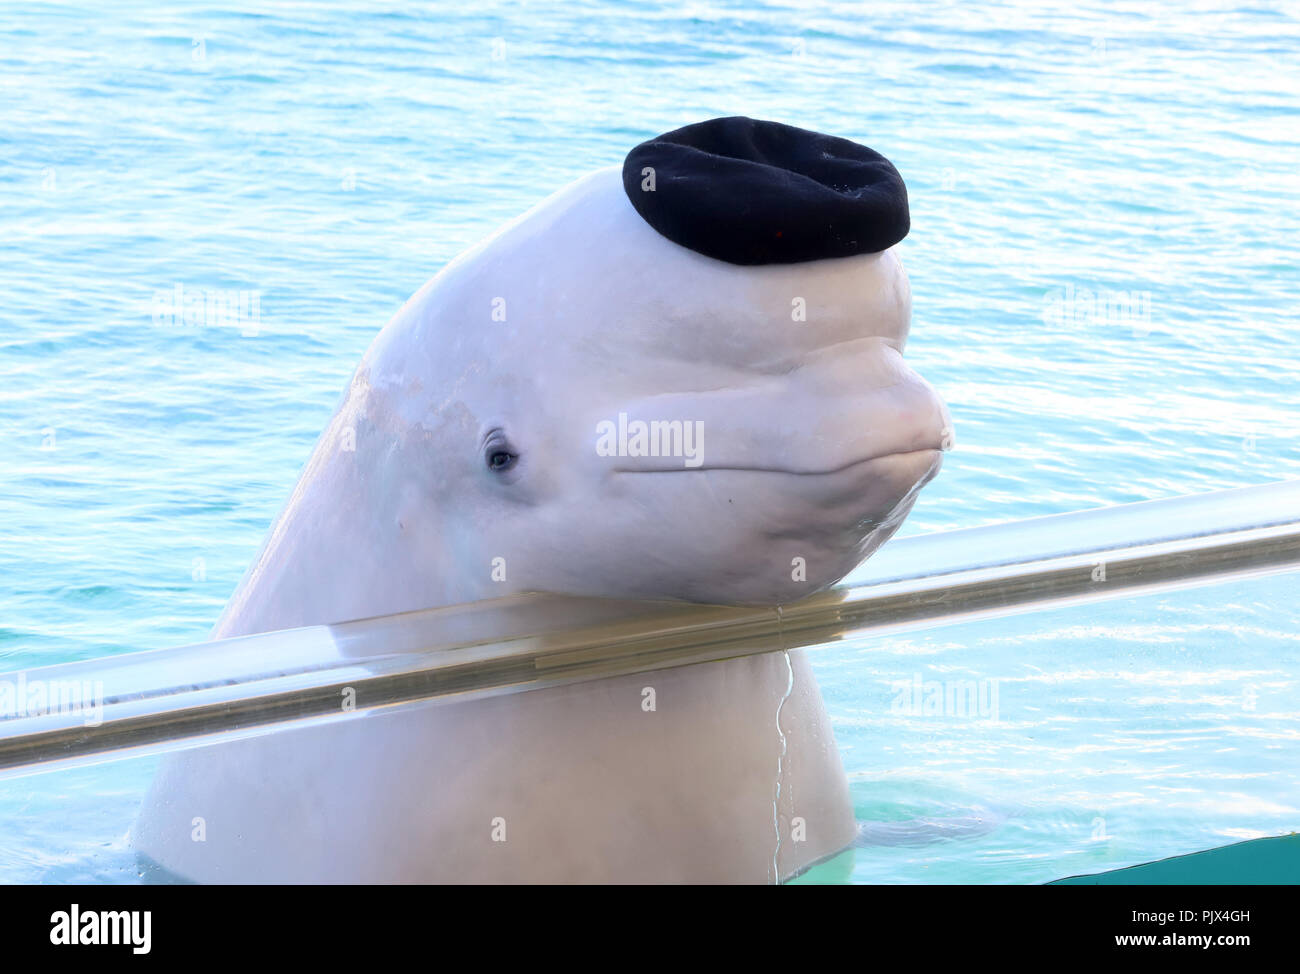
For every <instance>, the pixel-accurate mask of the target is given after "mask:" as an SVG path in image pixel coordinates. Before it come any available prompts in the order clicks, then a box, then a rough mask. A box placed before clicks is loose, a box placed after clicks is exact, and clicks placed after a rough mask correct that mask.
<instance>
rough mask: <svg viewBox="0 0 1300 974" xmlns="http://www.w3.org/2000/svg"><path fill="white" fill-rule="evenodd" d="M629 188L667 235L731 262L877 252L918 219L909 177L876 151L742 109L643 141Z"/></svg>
mask: <svg viewBox="0 0 1300 974" xmlns="http://www.w3.org/2000/svg"><path fill="white" fill-rule="evenodd" d="M623 189H624V191H625V192H626V193H627V197H628V199H629V200H630V201H631V202H632V206H633V207H634V208H635V209H636V211H637V213H639V214H640V215H641V217H642V219H644V220H645V221H646V222H647V223H648V224H650V226H652V227H653V228H654V229H655V230H657V231H658V232H659V233H661V234H663V236H665V237H667V238H668V239H669V240H671V241H673V242H674V243H677V244H681V245H682V246H683V247H689V248H690V249H691V250H694V251H696V252H698V253H701V254H704V255H705V256H707V257H713V258H716V259H718V260H725V261H727V262H729V263H732V264H750V265H752V264H794V263H799V262H802V261H809V260H823V259H825V258H829V257H852V256H854V255H857V254H870V253H878V252H879V251H882V250H888V249H889V248H890V247H892V246H894V244H896V243H898V242H899V241H900V240H902V239H903V238H904V237H905V236H907V231H908V229H909V228H910V227H911V217H910V215H909V213H908V208H907V187H906V186H904V185H903V177H902V176H900V175H899V174H898V170H897V169H895V168H894V166H893V164H892V163H890V161H889V160H888V159H886V158H885V157H884V156H882V155H881V154H880V153H879V152H876V151H875V150H874V149H869V148H867V147H866V146H865V145H860V144H858V143H857V142H851V141H849V140H848V139H840V138H836V137H835V136H833V135H823V134H822V133H820V132H811V131H809V130H808V129H801V128H795V127H794V126H793V125H782V124H781V123H779V122H764V121H759V120H757V119H752V118H746V117H745V116H743V115H737V116H732V117H730V118H715V119H712V120H710V121H707V122H697V123H695V124H694V125H687V126H684V127H683V128H679V129H675V130H673V131H672V132H667V133H665V134H664V135H660V136H657V137H656V138H653V139H650V140H648V141H646V142H642V143H641V144H640V145H638V146H637V147H636V148H634V149H633V150H632V151H631V152H629V153H628V154H627V158H626V159H625V160H624V161H623Z"/></svg>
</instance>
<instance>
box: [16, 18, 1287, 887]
mask: <svg viewBox="0 0 1300 974" xmlns="http://www.w3.org/2000/svg"><path fill="white" fill-rule="evenodd" d="M1153 8H1154V9H1153ZM867 9H869V10H870V14H869V15H868V14H867V13H866V10H867ZM1298 55H1300V22H1298V21H1297V8H1296V7H1295V6H1294V5H1290V6H1287V7H1279V6H1274V5H1269V4H1252V5H1250V6H1238V5H1237V4H1235V3H1232V2H1226V3H1223V4H1216V5H1206V6H1205V7H1204V8H1201V7H1198V6H1196V5H1186V4H1177V5H1174V4H1170V5H1165V6H1164V9H1159V7H1157V5H1147V4H1123V3H1121V4H1105V3H1100V2H1084V3H1061V4H1035V3H1023V2H1017V3H1014V4H1005V5H976V4H966V3H926V2H912V0H908V2H899V3H877V4H872V5H870V7H869V8H866V7H864V6H863V5H859V4H853V3H844V4H833V3H832V4H827V3H817V4H809V5H801V4H776V3H772V4H761V5H760V4H748V3H747V4H739V3H733V4H706V3H692V4H687V5H684V6H667V7H661V6H660V5H657V4H648V3H646V4H639V3H607V4H595V3H564V4H546V3H540V2H527V3H500V4H491V3H488V4H478V5H475V7H474V10H473V11H472V12H468V11H465V10H462V9H460V5H452V4H443V5H435V6H433V7H431V8H429V9H427V10H425V11H422V12H415V11H412V10H409V9H407V8H406V7H405V6H404V5H392V6H384V5H364V6H361V7H359V8H356V9H350V10H346V11H344V10H341V9H337V8H335V7H333V6H329V5H315V4H310V3H304V4H295V5H293V6H292V7H291V8H288V9H287V10H277V9H275V8H272V7H270V6H269V5H268V6H266V7H256V8H249V10H248V11H247V12H243V13H226V12H222V11H219V10H217V9H214V8H212V7H209V6H205V5H192V6H181V7H179V8H176V9H173V10H172V11H170V12H165V13H159V12H155V11H148V10H146V9H144V8H137V7H135V6H134V5H132V4H129V3H123V4H115V5H112V6H111V7H110V8H106V9H105V8H100V7H99V6H97V5H96V6H87V7H73V6H64V5H52V6H48V7H42V8H41V9H40V10H37V11H28V10H20V9H17V8H10V7H6V8H5V12H4V15H3V17H0V92H2V94H0V294H3V295H4V298H5V300H4V302H3V310H0V435H3V442H4V450H5V452H4V463H3V465H2V466H0V669H5V670H8V669H17V668H20V667H26V666H33V665H40V664H44V663H51V662H58V661H63V660H72V659H82V658H89V657H93V656H98V655H104V654H109V653H118V652H126V651H130V650H135V649H152V648H159V647H163V646H168V645H173V644H177V643H183V642H187V641H194V640H198V639H202V638H204V637H205V635H206V634H207V631H208V629H209V628H210V626H211V625H212V623H213V622H214V621H215V619H216V616H217V614H218V612H219V610H220V608H221V606H222V605H223V604H224V602H225V600H226V598H227V597H228V595H229V594H230V592H231V591H232V590H233V588H234V586H235V584H236V582H237V581H238V579H239V577H240V575H241V574H242V573H243V571H244V569H245V567H246V566H247V564H248V561H249V560H250V558H251V557H252V556H253V554H254V553H255V551H256V549H257V547H258V544H259V542H260V540H261V538H262V535H263V533H264V532H265V530H266V528H267V526H268V525H269V523H270V521H271V519H272V518H273V516H274V515H275V513H276V511H277V510H278V508H279V506H280V504H281V503H282V502H283V500H284V498H285V496H286V493H287V491H288V490H289V488H290V487H291V486H292V484H293V482H294V480H295V479H296V476H297V473H298V470H299V468H300V466H301V464H302V463H303V461H304V460H305V459H306V457H307V454H308V452H309V450H310V448H311V445H312V443H313V441H314V439H315V437H316V435H317V433H318V432H319V431H320V429H321V428H322V427H323V425H324V423H325V421H326V419H327V418H328V416H329V414H330V413H331V411H332V409H333V406H334V404H335V402H336V400H337V398H338V396H339V394H340V393H341V391H342V389H343V386H344V383H345V382H346V379H347V377H348V375H349V373H350V371H351V369H352V368H353V366H354V365H355V362H356V360H357V359H358V358H359V357H360V355H361V353H362V352H363V350H364V349H365V347H366V345H367V344H368V343H369V341H370V339H371V337H372V336H373V335H374V333H375V332H376V330H377V329H378V328H379V327H381V326H382V325H383V324H384V323H385V321H387V319H388V318H389V316H390V315H391V314H392V313H393V311H395V310H396V309H397V307H398V306H399V305H400V304H401V303H402V302H403V301H404V300H405V298H406V297H407V296H408V295H409V294H410V293H411V292H413V291H414V290H415V289H416V288H417V287H419V286H420V285H421V284H422V283H423V282H424V281H425V280H427V279H428V278H429V277H430V276H431V275H432V274H433V273H435V272H436V271H437V270H438V268H439V267H440V266H441V265H442V264H443V263H444V262H445V261H447V260H448V259H449V258H451V257H452V256H454V255H455V254H456V253H457V252H459V251H460V250H462V249H463V248H464V247H466V246H467V245H469V244H471V243H472V242H474V241H475V240H477V239H479V238H481V237H482V236H483V235H485V234H486V233H488V232H489V231H490V230H492V229H493V228H494V227H495V226H496V225H497V224H499V223H500V222H501V221H502V220H504V219H507V218H509V217H512V216H514V215H515V214H517V213H518V212H520V211H521V210H523V209H524V208H526V207H527V206H529V205H531V204H532V203H533V202H535V201H536V200H538V199H539V198H541V197H542V196H544V195H546V194H548V193H549V192H551V191H552V190H553V189H556V188H558V187H560V186H562V185H563V184H565V183H566V182H567V181H569V180H570V179H572V178H574V177H576V176H578V175H580V174H582V173H583V172H585V171H587V170H590V169H592V168H595V167H598V166H603V165H607V164H609V163H613V162H617V161H618V160H620V159H621V158H622V155H623V154H624V153H625V152H626V150H627V149H628V148H629V147H630V146H631V145H633V144H635V143H636V142H638V141H640V140H641V139H643V138H645V137H647V136H649V135H652V134H655V133H657V132H661V131H664V130H666V129H670V128H674V127H676V126H678V125H680V124H683V123H684V122H688V121H694V120H698V119H701V118H705V117H709V116H713V115H723V114H736V113H743V114H750V115H755V116H759V117H766V118H774V119H779V120H782V121H786V122H790V123H793V124H797V125H802V126H805V127H809V128H816V129H821V130H824V131H828V132H833V133H837V134H842V135H845V136H849V137H854V138H858V139H860V140H862V141H864V142H866V143H868V144H870V145H872V146H874V147H876V148H878V149H880V150H881V151H883V152H884V153H885V154H886V155H887V156H888V157H890V158H891V159H892V160H893V161H894V162H895V163H896V164H897V166H898V168H899V169H900V171H901V172H902V173H903V175H904V177H905V178H906V179H907V181H908V185H909V189H910V192H911V197H912V213H913V231H912V235H911V236H910V237H909V238H908V239H907V240H906V241H905V242H904V244H903V254H904V259H905V261H906V263H907V266H908V269H909V273H910V275H911V279H912V287H913V291H914V295H915V321H914V326H913V337H912V341H911V344H910V346H909V355H910V357H911V359H912V360H913V362H914V363H915V364H916V367H917V368H918V370H919V371H920V372H921V373H922V374H923V375H924V376H926V378H927V379H929V380H930V381H931V382H932V383H933V384H934V385H935V386H936V387H937V388H938V389H940V390H941V392H942V393H943V395H944V396H945V398H946V399H947V401H948V403H949V405H950V408H951V410H952V413H953V416H954V419H955V421H956V425H957V430H958V446H957V449H956V450H955V451H954V452H953V453H952V454H951V455H950V456H949V458H948V462H947V464H946V467H945V470H944V472H943V474H942V475H941V476H940V478H939V479H938V480H937V481H936V482H935V483H933V484H932V485H931V486H929V487H928V488H927V489H926V491H925V493H924V495H923V497H922V500H921V502H920V504H919V505H918V506H917V508H916V511H915V512H914V514H913V515H912V517H911V519H910V521H909V523H908V525H907V526H906V528H905V529H904V530H905V532H908V533H912V532H918V531H923V530H934V529H940V528H949V527H960V526H969V525H975V524H982V523H988V522H992V521H998V520H1006V519H1012V518H1019V517H1026V516H1031V515H1036V514H1046V513H1055V512H1061V511H1068V510H1074V509H1079V508H1084V507H1092V506H1098V505H1103V504H1112V503H1122V502H1126V501H1134V500H1144V499H1149V498H1156V497H1168V496H1173V495H1176V494H1180V493H1185V492H1191V491H1200V490H1208V489H1214V488H1220V487H1235V486H1241V485H1247V484H1255V483H1263V482H1266V481H1271V480H1277V479H1281V478H1287V477H1297V476H1300V446H1298V445H1297V429H1298V428H1300V426H1298V422H1297V421H1298V419H1300V383H1297V381H1296V379H1297V375H1298V374H1300V343H1297V341H1296V338H1297V327H1296V324H1295V315H1296V308H1297V306H1298V305H1300V273H1298V270H1300V267H1298V264H1300V243H1297V240H1300V233H1298V231H1300V215H1298V211H1297V201H1298V200H1300V178H1298V177H1297V175H1296V168H1297V167H1296V165H1295V160H1296V158H1297V149H1298V148H1300V85H1298V84H1297V82H1296V78H1295V67H1294V66H1295V64H1296V63H1297V56H1298ZM177 285H180V286H181V288H182V291H183V292H184V291H186V290H188V291H189V292H190V293H194V292H195V291H223V292H233V293H235V294H236V295H238V294H239V293H240V292H242V293H243V295H244V296H245V297H246V298H247V299H249V300H250V305H249V307H251V298H252V296H254V295H255V296H256V300H257V308H258V310H259V314H258V317H257V320H256V321H255V322H251V323H250V322H249V321H244V322H242V323H231V322H229V321H222V320H215V321H214V320H208V321H205V322H202V323H199V324H183V323H182V324H173V323H170V322H167V321H165V320H164V321H156V320H155V311H156V300H157V298H158V297H159V296H160V295H161V296H166V295H170V294H173V293H174V292H175V288H176V286H177ZM1098 298H1100V300H1098ZM250 325H251V326H250ZM1294 581H1295V580H1294V578H1291V579H1274V580H1272V581H1267V582H1252V583H1242V584H1241V585H1239V586H1229V587H1221V588H1218V589H1206V590H1202V591H1200V592H1195V593H1184V594H1179V595H1171V596H1167V597H1160V598H1150V599H1144V600H1134V601H1133V602H1126V603H1122V604H1120V605H1115V606H1108V607H1105V608H1104V609H1096V608H1094V609H1089V610H1078V609H1076V610H1061V611H1060V612H1055V613H1046V614H1038V615H1035V616H1031V617H1025V618H1021V619H1016V620H1012V621H1002V622H988V623H980V624H978V625H969V626H964V627H961V628H960V629H947V630H939V631H936V632H935V633H932V634H929V635H924V636H912V637H907V638H902V639H897V638H896V639H892V640H889V641H887V642H876V643H870V644H861V645H854V646H849V647H837V648H836V649H834V650H828V651H826V652H825V653H823V655H822V656H821V657H819V659H820V660H821V663H820V669H821V677H822V679H823V681H824V683H825V687H826V694H827V698H828V701H829V702H830V704H831V707H832V711H833V713H834V714H835V717H836V720H837V732H838V734H839V739H840V742H841V745H842V747H843V749H844V752H845V757H846V761H847V762H848V764H849V767H850V772H851V774H852V775H853V779H854V789H855V795H856V797H857V801H858V805H859V813H860V817H862V818H864V819H867V820H870V821H873V822H877V823H888V822H896V821H903V820H909V819H916V818H920V819H922V820H932V819H945V820H951V821H945V822H940V823H938V824H936V825H934V826H933V828H931V830H930V831H929V832H925V830H924V829H922V830H921V832H920V833H919V834H918V835H913V833H912V832H910V831H909V830H908V829H907V828H897V829H894V830H893V831H892V832H891V831H890V830H889V829H888V828H885V827H884V826H883V825H881V826H878V827H876V829H875V831H869V836H872V835H874V836H875V837H876V838H877V839H878V840H880V841H879V842H878V843H877V844H875V845H871V846H868V847H866V848H864V849H862V850H860V852H859V855H858V856H857V857H856V860H855V862H854V864H853V875H854V878H857V879H859V880H900V881H926V880H969V881H993V882H996V881H1029V880H1033V881H1039V880H1047V879H1053V878H1057V877H1060V876H1064V875H1068V874H1071V873H1077V872H1085V871H1093V867H1094V865H1095V868H1109V867H1111V866H1118V865H1128V864H1130V863H1133V862H1140V861H1145V860H1149V859H1153V858H1158V857H1160V856H1163V855H1173V854H1178V853H1183V852H1190V851H1194V850H1196V849H1205V848H1209V847H1211V846H1215V845H1222V844H1224V843H1226V842H1228V841H1233V840H1234V839H1240V838H1250V837H1253V836H1255V835H1272V834H1282V833H1283V832H1286V831H1288V830H1290V829H1294V828H1297V827H1300V824H1298V823H1300V760H1297V758H1300V740H1297V734H1298V730H1300V728H1298V724H1297V718H1296V714H1295V700H1296V699H1297V698H1296V694H1295V689H1296V680H1297V679H1298V678H1300V646H1297V638H1298V637H1297V633H1300V609H1297V608H1296V599H1295V597H1294V592H1295V590H1296V589H1295V584H1294ZM963 675H965V676H968V677H969V678H971V679H973V680H975V681H976V682H977V683H978V682H979V681H994V680H996V681H998V682H997V683H996V684H993V683H985V684H984V685H985V686H987V687H990V688H991V687H992V686H993V685H996V686H997V687H998V689H999V711H1000V715H999V719H998V720H997V721H988V720H982V719H970V718H959V717H958V718H950V717H944V716H942V715H939V716H933V717H931V716H925V715H921V716H916V715H908V714H906V713H899V712H898V708H894V707H892V706H891V705H892V703H893V702H894V700H895V698H896V696H897V694H896V693H895V692H894V689H893V688H894V684H895V681H900V680H915V679H919V680H920V681H921V683H922V684H923V685H924V684H925V683H926V682H927V681H929V682H934V681H938V682H940V683H942V682H944V681H953V680H958V679H961V678H962V677H963ZM1248 703H1249V706H1248ZM150 767H151V764H150V763H149V762H147V761H133V762H123V763H119V764H117V765H113V766H107V767H103V768H95V769H86V770H82V771H77V772H69V773H62V774H59V775H49V776H43V777H39V778H29V779H22V780H18V781H11V782H7V783H5V784H4V785H3V786H2V787H0V823H3V825H0V879H7V880H14V879H39V878H43V879H70V878H97V879H117V878H122V879H130V878H132V876H133V871H132V869H131V868H130V866H129V864H128V862H127V860H126V859H125V858H124V857H123V855H122V852H121V848H122V847H121V841H120V838H121V833H122V832H123V831H124V830H125V827H126V824H127V823H128V822H129V820H130V817H131V813H132V811H133V807H134V805H133V803H134V802H135V801H137V800H138V797H139V789H140V788H141V787H142V782H143V781H146V780H147V778H148V772H149V769H150ZM1098 820H1100V824H1098ZM984 823H991V825H986V824H984ZM981 830H983V831H981ZM72 836H75V838H71V837H72ZM900 836H902V837H903V838H905V839H907V841H909V842H920V843H921V844H911V845H898V844H884V843H890V842H897V840H898V839H899V838H900Z"/></svg>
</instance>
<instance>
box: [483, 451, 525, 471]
mask: <svg viewBox="0 0 1300 974" xmlns="http://www.w3.org/2000/svg"><path fill="white" fill-rule="evenodd" d="M518 459H519V457H518V456H516V455H515V454H513V453H509V452H507V451H506V450H492V451H491V452H489V453H488V458H487V465H488V469H489V470H491V471H492V472H493V473H500V472H501V471H503V470H509V469H510V468H511V467H513V466H514V465H515V461H516V460H518Z"/></svg>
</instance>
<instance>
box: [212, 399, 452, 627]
mask: <svg viewBox="0 0 1300 974" xmlns="http://www.w3.org/2000/svg"><path fill="white" fill-rule="evenodd" d="M349 405H350V404H348V403H345V405H344V406H343V407H342V408H340V410H339V412H338V413H337V414H336V415H335V417H334V419H333V420H332V421H331V423H330V425H329V426H328V427H327V428H326V430H325V432H324V433H323V434H322V435H321V437H320V440H319V441H318V442H317V444H316V447H315V450H314V451H313V453H312V455H311V458H310V459H309V460H308V462H307V465H306V467H305V468H304V470H303V472H302V475H301V476H300V477H299V479H298V483H297V485H296V486H295V487H294V490H293V493H292V494H291V495H290V497H289V500H288V502H287V503H286V504H285V506H284V508H283V510H282V511H281V512H280V514H279V516H278V517H277V518H276V520H275V522H274V523H273V525H272V526H271V529H270V531H269V532H268V533H267V537H266V540H265V541H264V542H263V545H262V549H261V551H260V552H259V553H258V556H257V557H256V559H254V561H253V564H252V566H251V567H250V568H249V570H248V572H247V573H246V574H245V575H244V578H243V579H242V580H241V582H240V583H239V586H238V587H237V588H236V590H235V593H234V594H233V595H232V596H231V598H230V600H229V601H228V602H227V604H226V608H225V610H224V611H223V613H222V615H221V618H220V619H219V620H218V622H217V625H216V627H215V629H214V630H213V633H212V636H213V638H217V639H220V638H224V637H231V636H242V635H248V634H251V633H258V632H271V631H273V630H277V629H292V628H296V627H299V626H313V625H330V624H333V623H338V622H345V621H348V620H351V619H363V618H369V617H372V616H380V615H390V614H393V613H397V612H409V611H413V610H417V609H429V608H437V607H440V606H444V605H449V604H452V603H454V602H458V601H468V600H469V599H466V598H465V597H464V593H460V592H458V591H455V590H454V588H453V586H450V585H448V584H447V583H446V580H447V579H449V578H454V573H452V572H450V571H448V564H447V562H448V560H449V559H448V558H447V557H446V555H445V552H444V551H443V548H442V544H441V541H440V539H435V538H430V537H428V536H427V534H422V533H421V531H420V528H419V524H428V523H429V521H430V520H431V519H429V518H428V517H427V512H426V517H423V518H420V519H416V518H414V517H413V516H412V514H413V513H414V507H415V505H417V504H421V503H424V504H427V498H421V497H416V496H412V490H411V488H410V486H409V484H408V483H407V481H406V480H405V478H403V477H401V476H400V475H399V473H400V472H399V471H398V470H397V469H396V468H397V466H398V465H399V464H400V462H401V455H400V453H399V452H397V451H394V450H391V449H385V448H384V446H383V444H382V443H381V442H380V440H381V438H380V437H376V436H374V435H370V433H371V432H373V431H370V432H368V433H364V434H359V433H358V432H357V422H356V416H357V412H356V410H354V409H351V408H349ZM376 491H380V492H384V491H387V492H389V493H392V494H394V495H395V496H391V497H389V496H376ZM362 498H365V499H366V503H365V506H364V507H363V506H362V502H361V499H362ZM376 511H380V512H383V514H382V516H380V517H376V516H375V514H374V512H376ZM417 520H418V522H419V524H417Z"/></svg>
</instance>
